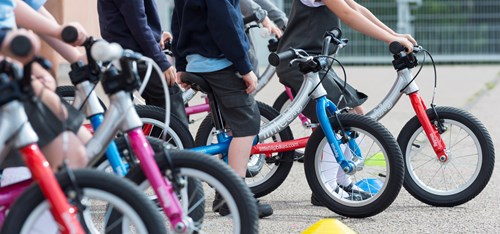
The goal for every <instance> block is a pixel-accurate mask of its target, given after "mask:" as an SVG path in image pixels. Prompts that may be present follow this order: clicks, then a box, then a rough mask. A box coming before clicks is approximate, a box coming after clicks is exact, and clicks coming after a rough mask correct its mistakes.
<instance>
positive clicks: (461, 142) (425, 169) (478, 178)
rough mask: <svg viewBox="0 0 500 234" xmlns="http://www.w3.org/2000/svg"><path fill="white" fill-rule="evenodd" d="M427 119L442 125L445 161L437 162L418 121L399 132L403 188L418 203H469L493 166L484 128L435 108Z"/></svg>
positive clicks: (466, 115)
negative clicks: (402, 164)
mask: <svg viewBox="0 0 500 234" xmlns="http://www.w3.org/2000/svg"><path fill="white" fill-rule="evenodd" d="M436 112H437V114H438V116H439V120H438V119H437V117H436V114H435V113H434V111H432V109H428V110H427V115H428V116H429V119H430V120H431V123H432V124H433V125H436V124H437V121H442V123H443V125H444V126H445V127H446V131H445V132H443V133H441V137H442V138H443V141H444V142H445V144H446V152H447V154H448V160H447V161H446V162H440V161H439V160H438V158H437V156H436V154H435V153H434V150H433V148H432V146H431V145H430V143H429V140H428V138H427V136H426V134H425V132H424V131H423V128H422V126H421V124H420V122H419V121H418V119H417V117H416V116H415V117H413V118H412V119H411V120H410V121H408V123H406V125H405V126H404V127H403V129H402V130H401V133H400V134H399V136H398V143H399V146H400V147H401V151H402V152H403V155H404V159H405V165H406V167H405V170H406V171H405V172H406V177H405V181H404V186H405V188H406V190H408V192H409V193H410V194H411V195H413V196H414V197H415V198H417V199H418V200H420V201H422V202H424V203H426V204H429V205H433V206H445V207H451V206H456V205H460V204H463V203H466V202H468V201H469V200H471V199H473V198H474V197H476V196H477V195H478V194H479V193H480V192H481V191H482V190H483V189H484V187H485V186H486V184H488V181H489V180H490V177H491V174H492V172H493V167H494V165H495V150H494V147H493V142H492V140H491V137H490V135H489V133H488V131H487V130H486V128H485V127H484V126H483V124H482V123H481V122H480V121H479V120H478V119H477V118H476V117H474V116H473V115H471V114H470V113H468V112H466V111H463V110H460V109H457V108H452V107H437V108H436Z"/></svg>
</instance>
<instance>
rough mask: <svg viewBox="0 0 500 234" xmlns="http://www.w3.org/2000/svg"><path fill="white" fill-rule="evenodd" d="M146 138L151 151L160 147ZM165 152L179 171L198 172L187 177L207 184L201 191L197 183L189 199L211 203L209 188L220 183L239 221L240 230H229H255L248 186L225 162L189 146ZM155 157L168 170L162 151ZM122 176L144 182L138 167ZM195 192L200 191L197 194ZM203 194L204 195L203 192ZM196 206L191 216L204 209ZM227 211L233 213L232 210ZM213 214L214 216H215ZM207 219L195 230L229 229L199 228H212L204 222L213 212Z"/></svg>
mask: <svg viewBox="0 0 500 234" xmlns="http://www.w3.org/2000/svg"><path fill="white" fill-rule="evenodd" d="M148 140H149V141H150V143H151V145H152V146H153V149H154V150H155V152H160V151H161V150H162V149H161V148H162V144H163V143H162V142H161V141H160V140H158V139H155V138H148ZM169 155H170V158H171V162H172V164H173V165H174V167H175V168H176V169H179V170H180V174H181V175H189V176H193V175H195V174H196V175H199V176H198V177H197V178H194V177H189V178H192V179H194V180H201V181H203V182H204V183H208V186H205V188H206V190H205V192H204V191H203V188H202V187H201V191H200V190H199V189H200V187H197V189H198V190H196V193H195V194H194V196H190V199H189V201H190V203H192V204H198V203H199V201H200V200H197V199H202V200H203V201H204V202H203V204H208V205H212V203H210V202H209V199H210V198H209V197H211V196H210V195H212V194H213V193H214V192H213V189H216V190H217V191H220V190H219V189H221V187H220V186H221V185H222V186H223V187H224V188H225V189H227V192H228V194H229V195H228V196H227V195H226V196H225V197H224V199H225V200H226V201H229V200H232V201H234V202H235V205H236V210H237V211H238V213H239V220H240V223H239V224H238V225H240V227H241V230H233V231H232V232H237V233H258V215H257V206H256V203H255V199H254V198H253V196H252V194H251V192H250V189H249V188H248V187H247V186H246V185H245V184H244V183H243V181H242V180H241V178H239V177H238V176H237V175H236V174H235V173H234V172H233V171H232V170H231V169H230V168H229V167H228V166H227V165H225V164H224V163H223V162H221V161H220V160H218V159H216V158H215V157H210V156H207V155H205V154H202V153H199V152H194V151H189V150H169ZM155 159H156V163H157V164H158V167H159V168H160V170H161V171H162V172H163V173H168V172H169V171H170V170H169V166H168V162H167V159H166V157H165V156H164V155H162V154H157V155H156V156H155ZM126 177H127V178H129V179H130V180H132V181H133V182H135V183H136V184H138V185H142V186H141V187H143V186H144V184H147V180H146V177H145V175H144V173H143V172H142V170H141V168H140V167H134V168H132V170H130V172H129V173H128V174H127V176H126ZM211 180H216V181H218V182H220V184H221V185H217V184H216V183H212V182H213V181H211ZM188 190H189V189H188ZM188 192H189V191H188ZM199 194H201V196H200V195H199ZM203 194H204V195H205V196H203ZM198 208H199V207H194V210H199V211H201V212H202V213H201V214H194V211H193V212H192V213H190V215H189V216H191V217H193V216H195V215H203V212H204V211H205V210H204V209H198ZM203 208H204V206H203ZM192 209H193V207H190V210H192ZM236 210H235V211H236ZM231 213H232V214H234V212H231ZM206 216H207V215H206V214H205V217H206ZM217 216H218V215H217ZM217 216H216V217H215V218H216V219H217ZM233 218H234V217H233ZM209 219H210V220H208V222H207V218H205V220H204V222H205V224H204V225H202V226H201V225H200V226H201V228H202V229H201V230H198V231H200V232H205V233H215V232H218V233H227V232H228V231H229V230H226V231H224V230H223V229H220V228H221V227H220V226H219V227H216V228H219V229H214V230H211V229H210V230H205V229H203V228H214V226H213V225H210V224H207V223H209V222H210V221H212V220H214V216H213V215H212V216H210V218H209ZM200 226H198V227H200ZM226 227H227V226H226ZM228 228H229V227H228Z"/></svg>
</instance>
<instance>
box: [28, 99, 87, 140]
mask: <svg viewBox="0 0 500 234" xmlns="http://www.w3.org/2000/svg"><path fill="white" fill-rule="evenodd" d="M61 103H62V104H63V105H64V106H65V108H66V110H67V113H68V118H67V119H66V120H64V121H61V120H59V118H58V117H56V115H55V114H54V113H52V111H51V110H50V109H49V107H47V106H46V105H45V104H43V103H42V102H41V101H26V102H24V108H25V110H26V114H27V115H28V120H29V122H30V123H31V126H32V127H33V129H34V130H35V132H36V134H37V135H38V138H39V140H38V146H39V147H40V148H42V147H44V146H46V145H48V144H49V143H50V142H51V141H52V140H54V139H55V138H56V137H57V136H59V134H61V133H62V132H64V131H72V132H74V133H75V134H76V133H78V130H79V129H80V127H81V125H82V123H83V120H84V119H85V116H84V115H83V114H82V113H81V112H80V111H78V110H77V109H75V108H74V107H73V106H71V105H70V104H69V103H67V102H66V101H64V100H62V99H61Z"/></svg>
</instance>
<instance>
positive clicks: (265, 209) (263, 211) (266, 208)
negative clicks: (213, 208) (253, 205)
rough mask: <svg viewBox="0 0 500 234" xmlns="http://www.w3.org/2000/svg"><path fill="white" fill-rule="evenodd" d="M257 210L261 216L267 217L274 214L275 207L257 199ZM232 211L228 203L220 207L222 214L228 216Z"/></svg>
mask: <svg viewBox="0 0 500 234" xmlns="http://www.w3.org/2000/svg"><path fill="white" fill-rule="evenodd" d="M256 201H257V212H258V213H259V218H265V217H268V216H270V215H272V214H273V208H272V207H271V205H269V204H263V203H260V201H259V200H257V199H256ZM230 213H231V212H230V211H229V208H228V207H227V204H226V203H224V204H223V205H222V206H220V208H219V214H220V215H221V216H226V215H229V214H230Z"/></svg>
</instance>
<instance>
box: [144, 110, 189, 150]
mask: <svg viewBox="0 0 500 234" xmlns="http://www.w3.org/2000/svg"><path fill="white" fill-rule="evenodd" d="M135 110H136V111H137V114H138V115H139V117H140V118H141V121H142V122H143V124H144V125H146V124H150V125H153V127H157V128H158V130H160V128H161V127H159V126H161V125H163V123H164V122H165V109H163V108H161V107H158V106H152V105H135ZM168 126H169V129H167V133H168V135H167V137H166V138H165V139H166V140H165V141H166V142H167V143H169V144H172V145H174V146H175V147H177V148H179V149H188V148H193V147H194V146H195V143H194V140H193V136H191V133H190V132H189V129H188V128H187V127H186V126H185V125H184V124H183V123H182V121H180V120H179V119H178V118H177V117H176V116H174V115H170V122H169V125H168ZM158 130H157V131H158ZM154 131H155V129H152V130H151V133H152V134H153V135H150V136H152V137H156V138H161V137H162V136H161V133H160V134H158V132H156V133H155V132H154Z"/></svg>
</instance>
